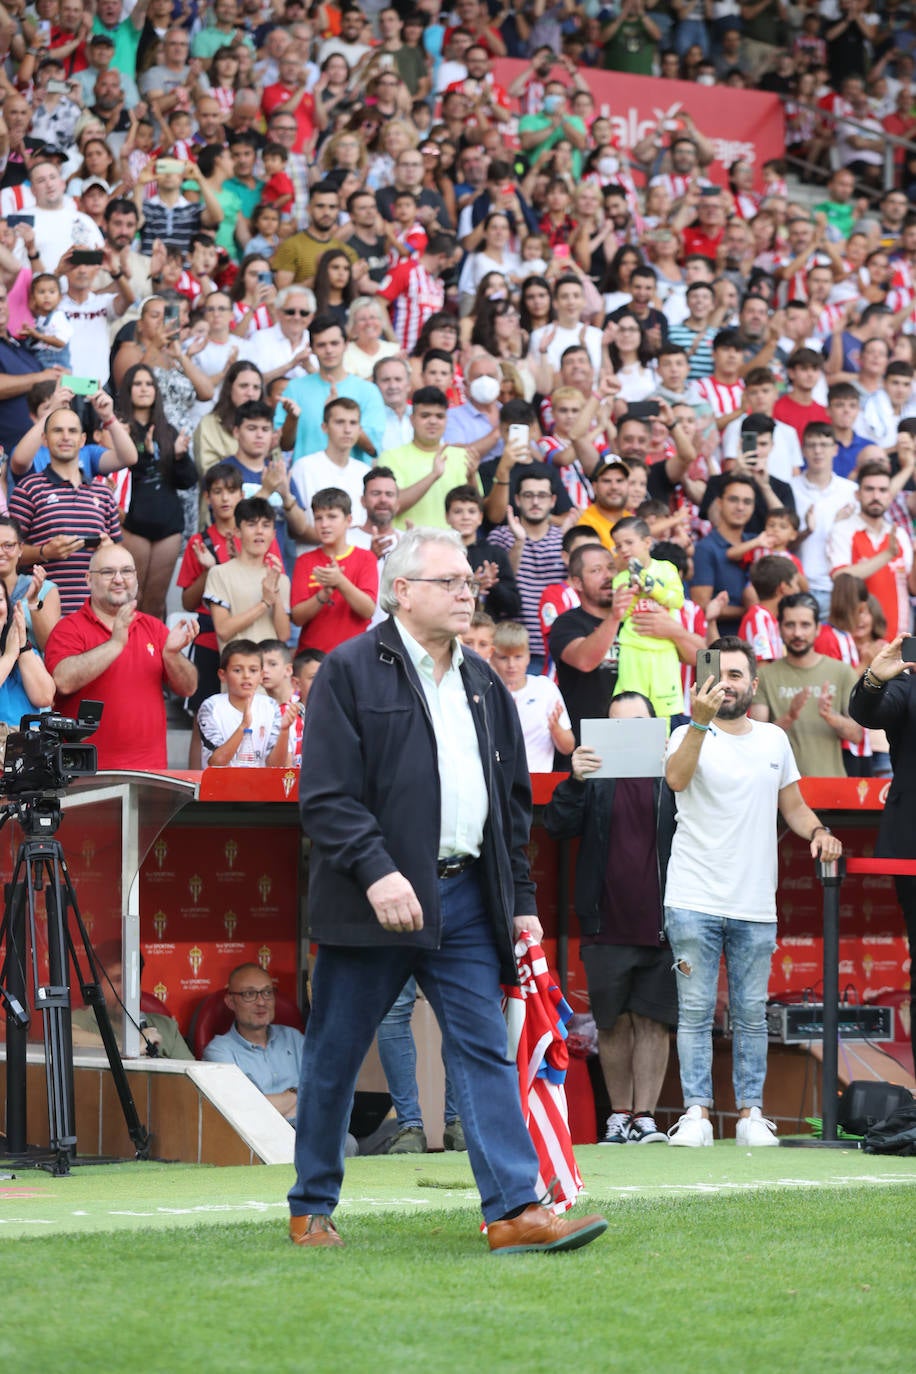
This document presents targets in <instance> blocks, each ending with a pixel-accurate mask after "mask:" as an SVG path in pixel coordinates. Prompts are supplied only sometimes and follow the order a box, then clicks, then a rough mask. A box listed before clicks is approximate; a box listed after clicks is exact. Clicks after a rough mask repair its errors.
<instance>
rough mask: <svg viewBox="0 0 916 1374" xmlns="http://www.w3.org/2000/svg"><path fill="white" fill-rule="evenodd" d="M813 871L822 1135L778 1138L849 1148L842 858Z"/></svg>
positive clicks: (785, 1142)
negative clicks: (842, 1033) (840, 1113)
mask: <svg viewBox="0 0 916 1374" xmlns="http://www.w3.org/2000/svg"><path fill="white" fill-rule="evenodd" d="M815 871H816V873H817V876H818V878H819V879H820V881H821V884H822V886H823V889H824V977H823V988H824V993H823V997H824V1017H823V1046H824V1057H823V1061H822V1063H821V1121H822V1130H821V1138H820V1140H818V1139H817V1138H816V1137H814V1136H793V1137H788V1138H786V1139H783V1140H780V1142H779V1143H780V1145H785V1146H789V1147H795V1148H797V1147H799V1146H808V1147H817V1148H819V1149H837V1148H841V1149H847V1150H848V1149H849V1148H850V1142H849V1141H848V1140H837V1134H836V1132H837V1077H838V1074H837V1041H838V1038H839V1014H838V1012H839V1001H840V886H841V885H842V882H843V878H844V877H845V874H846V863H845V860H844V859H842V858H840V859H834V860H831V861H830V862H829V863H824V862H823V860H821V859H818V861H817V864H816V866H815Z"/></svg>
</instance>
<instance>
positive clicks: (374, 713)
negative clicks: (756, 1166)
mask: <svg viewBox="0 0 916 1374" xmlns="http://www.w3.org/2000/svg"><path fill="white" fill-rule="evenodd" d="M476 589H477V588H476V582H475V580H474V578H473V574H472V572H471V568H470V565H469V563H468V561H467V557H466V555H465V551H464V546H463V545H462V543H461V540H460V538H459V537H458V535H456V534H454V533H453V532H452V531H445V530H429V529H422V528H421V529H415V530H411V531H409V532H408V533H407V534H405V535H404V536H403V538H402V539H401V541H400V543H399V544H398V546H397V548H396V549H395V550H394V551H393V552H392V553H391V554H390V555H389V557H388V561H387V563H386V565H385V571H384V574H383V581H382V595H381V604H382V607H383V609H385V610H387V611H388V612H389V615H390V618H389V619H388V620H386V621H384V622H383V623H382V624H381V625H379V626H377V627H376V629H375V630H373V631H370V632H369V633H368V634H365V635H360V636H358V638H356V639H354V640H351V641H350V642H349V643H347V644H345V645H342V646H341V647H340V648H339V649H337V650H335V651H334V652H333V653H332V654H331V655H330V656H329V657H328V658H327V659H326V660H325V662H324V663H323V664H322V668H321V672H320V674H319V675H318V677H317V678H316V679H315V685H314V687H313V688H312V691H311V694H310V696H309V709H308V713H307V716H306V728H305V736H304V738H303V764H304V765H305V763H306V761H307V766H303V769H302V781H301V793H300V796H301V808H302V824H303V828H304V830H305V832H306V833H307V834H308V835H309V837H310V838H311V841H312V851H311V877H310V893H309V909H310V911H311V913H312V927H311V937H312V939H313V940H315V941H317V943H318V957H317V960H316V964H315V970H314V978H313V989H312V1011H311V1016H310V1018H309V1024H308V1030H307V1033H306V1041H305V1050H304V1052H303V1057H302V1077H301V1081H300V1085H299V1092H298V1118H297V1124H296V1182H295V1184H294V1185H293V1188H292V1189H291V1191H290V1194H289V1202H290V1211H291V1214H292V1215H291V1220H290V1236H291V1238H292V1240H293V1241H294V1242H295V1243H296V1244H298V1245H303V1246H324V1245H342V1244H343V1242H342V1240H341V1238H340V1236H339V1235H338V1233H337V1231H336V1229H335V1227H334V1223H333V1222H332V1220H331V1213H332V1212H333V1210H334V1207H335V1206H336V1204H337V1200H338V1196H339V1193H340V1184H341V1179H342V1176H343V1145H344V1137H345V1131H346V1123H347V1114H348V1112H349V1104H350V1099H351V1097H352V1093H353V1088H354V1085H355V1082H356V1077H357V1074H358V1072H359V1068H360V1065H361V1064H362V1061H363V1058H364V1056H365V1054H366V1051H367V1049H368V1048H369V1045H370V1043H371V1040H372V1036H373V1034H374V1032H375V1030H376V1027H377V1026H378V1024H379V1022H380V1021H381V1020H382V1018H383V1016H384V1015H385V1014H386V1012H387V1011H388V1009H389V1008H390V1007H391V1006H392V1004H393V1002H394V1000H395V998H396V996H397V994H398V993H399V992H400V990H401V988H402V987H403V985H404V983H405V982H406V980H407V978H408V977H410V976H411V975H414V976H415V977H416V979H417V982H418V983H419V984H420V986H421V987H422V989H423V991H424V992H425V994H426V996H427V998H428V999H429V1001H430V1003H431V1004H432V1007H433V1010H434V1012H435V1014H436V1017H437V1019H438V1021H439V1025H440V1027H441V1028H442V1036H443V1042H444V1045H445V1054H446V1058H447V1062H448V1066H449V1075H450V1077H451V1079H452V1082H453V1086H454V1089H455V1093H456V1096H457V1099H458V1108H459V1111H460V1113H461V1120H462V1122H463V1124H464V1130H465V1137H466V1140H467V1145H468V1152H469V1158H470V1162H471V1167H472V1168H473V1171H474V1177H475V1180H476V1182H477V1186H478V1189H479V1190H480V1195H481V1203H482V1211H483V1216H484V1220H485V1221H486V1222H487V1227H488V1241H489V1246H490V1249H491V1250H493V1251H499V1252H501V1253H504V1254H505V1253H512V1252H520V1251H556V1250H569V1249H576V1248H577V1247H579V1246H581V1245H586V1244H588V1243H589V1241H591V1240H594V1239H595V1238H596V1237H597V1236H599V1235H600V1234H601V1233H602V1232H603V1231H604V1230H605V1229H606V1226H607V1223H606V1221H605V1220H604V1218H603V1217H601V1216H597V1215H593V1216H587V1217H575V1218H570V1217H564V1218H560V1217H557V1216H554V1214H553V1213H552V1212H551V1211H550V1210H549V1209H547V1208H546V1207H542V1206H539V1205H538V1203H537V1201H536V1192H535V1179H536V1177H537V1171H538V1165H537V1156H536V1154H535V1151H534V1147H533V1145H532V1143H531V1140H530V1137H529V1135H528V1132H527V1130H526V1128H525V1124H524V1120H523V1118H522V1115H521V1109H520V1105H519V1096H518V1082H517V1077H516V1071H515V1068H514V1066H513V1065H512V1064H511V1062H510V1060H509V1058H508V1055H507V1046H506V1027H505V1023H504V1021H503V1018H502V1014H501V1010H500V988H499V985H500V981H501V980H502V981H509V982H515V981H516V980H517V974H516V966H515V958H514V941H515V939H516V938H517V936H518V935H519V933H520V932H521V931H522V930H528V931H530V932H531V934H532V935H534V937H535V938H536V939H539V938H540V937H541V934H542V932H541V926H540V922H539V921H538V919H537V916H536V915H535V902H534V887H533V884H532V882H531V879H530V876H529V873H528V861H527V858H526V854H525V845H526V843H527V839H528V831H529V824H530V818H531V792H530V782H529V778H528V773H527V768H526V765H525V747H524V741H523V739H522V734H521V729H520V726H519V723H518V717H517V715H516V714H515V709H514V705H513V703H512V700H511V698H510V697H509V695H508V693H507V692H506V691H505V690H504V688H503V687H502V685H501V684H500V682H499V680H498V678H497V677H496V676H495V674H494V673H493V672H492V671H491V670H490V668H489V666H488V665H487V664H485V663H483V662H482V661H481V660H480V659H478V658H477V657H476V655H468V656H465V655H463V653H462V651H461V647H460V644H459V642H458V637H459V636H460V635H461V634H462V633H463V632H464V631H466V630H467V629H468V628H469V626H470V623H471V616H472V615H473V612H474V597H475V593H476Z"/></svg>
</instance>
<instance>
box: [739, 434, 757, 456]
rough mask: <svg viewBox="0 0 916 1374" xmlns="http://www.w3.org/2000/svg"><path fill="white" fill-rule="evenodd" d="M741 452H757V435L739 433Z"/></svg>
mask: <svg viewBox="0 0 916 1374" xmlns="http://www.w3.org/2000/svg"><path fill="white" fill-rule="evenodd" d="M741 452H742V453H756V452H757V435H756V434H742V435H741Z"/></svg>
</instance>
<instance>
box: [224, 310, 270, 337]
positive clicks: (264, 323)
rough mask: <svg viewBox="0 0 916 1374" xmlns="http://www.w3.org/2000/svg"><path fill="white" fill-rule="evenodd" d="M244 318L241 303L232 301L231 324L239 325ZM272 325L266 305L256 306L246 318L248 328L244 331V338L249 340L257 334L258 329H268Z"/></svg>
mask: <svg viewBox="0 0 916 1374" xmlns="http://www.w3.org/2000/svg"><path fill="white" fill-rule="evenodd" d="M244 318H245V307H244V305H242V303H241V301H234V302H233V305H232V323H233V325H237V324H241V323H242V320H243V319H244ZM272 324H273V320H272V319H271V318H270V311H269V310H268V308H267V306H266V305H258V306H256V307H255V309H254V310H252V312H251V314H250V315H249V316H248V328H247V329H246V331H245V338H246V339H250V338H251V337H252V335H253V334H257V332H258V330H259V329H269V328H270V327H271V325H272Z"/></svg>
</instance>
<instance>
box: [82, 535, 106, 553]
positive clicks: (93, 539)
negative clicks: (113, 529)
mask: <svg viewBox="0 0 916 1374" xmlns="http://www.w3.org/2000/svg"><path fill="white" fill-rule="evenodd" d="M101 542H102V536H101V535H100V534H84V535H83V548H85V549H97V548H98V547H99V545H100V544H101Z"/></svg>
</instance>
